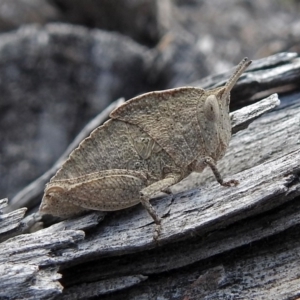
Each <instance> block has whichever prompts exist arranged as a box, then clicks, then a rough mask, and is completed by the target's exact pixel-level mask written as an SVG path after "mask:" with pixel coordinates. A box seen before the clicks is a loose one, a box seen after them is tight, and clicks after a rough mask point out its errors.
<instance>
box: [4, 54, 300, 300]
mask: <svg viewBox="0 0 300 300" xmlns="http://www.w3.org/2000/svg"><path fill="white" fill-rule="evenodd" d="M266 61H267V60H266ZM266 63H267V62H266ZM294 63H295V64H296V63H297V60H296V59H295V58H294V59H293V60H292V61H290V64H291V65H290V66H289V67H290V68H291V69H292V68H293V66H292V65H293V64H294ZM283 64H285V62H283ZM286 64H287V65H288V63H286ZM276 68H277V67H276V66H275V67H274V69H275V71H276ZM270 70H271V69H270ZM270 72H271V71H270ZM276 74H278V72H277V73H276ZM247 76H249V77H251V72H250V73H249V75H247ZM253 76H254V75H253ZM270 76H271V75H270ZM274 76H275V75H274ZM280 76H281V75H280ZM271 77H272V76H271ZM275 77H276V76H275ZM276 80H279V79H276ZM282 80H285V79H282ZM280 98H281V105H280V106H279V108H277V109H276V110H274V111H273V112H269V113H267V114H264V115H262V116H260V117H259V118H257V117H258V116H259V115H261V113H262V112H265V111H268V110H270V109H272V108H274V107H275V106H276V105H277V104H278V98H277V96H276V95H272V96H270V97H269V98H267V99H265V100H263V101H261V102H258V103H256V104H253V106H252V107H245V108H243V109H241V110H237V111H235V112H234V113H232V124H233V132H236V134H235V135H234V136H233V138H232V141H231V144H230V149H229V150H228V153H227V154H226V156H225V157H224V159H222V161H220V163H219V168H220V170H221V172H222V174H226V177H227V178H231V177H233V178H235V179H238V180H239V181H240V185H239V186H237V187H236V188H224V187H220V186H219V185H218V184H217V183H215V182H214V181H212V180H211V179H212V178H213V175H212V174H211V172H209V170H206V171H205V172H204V173H203V174H202V175H201V176H195V175H193V176H190V177H189V178H188V179H186V180H185V181H184V182H182V183H180V184H178V185H177V186H174V187H173V195H168V196H162V197H161V198H159V199H156V200H155V199H154V200H153V201H152V203H153V205H154V206H155V208H156V210H157V211H158V212H159V214H160V215H161V216H162V217H163V232H162V235H161V240H160V244H159V245H156V244H155V243H154V242H153V240H152V224H151V223H152V219H151V218H150V217H149V216H148V215H147V213H146V212H145V210H143V208H142V207H140V206H137V207H133V208H131V209H128V210H124V211H119V212H115V213H109V214H107V215H106V216H105V217H104V214H102V213H101V212H92V213H89V214H87V215H84V216H81V217H78V218H76V219H70V220H65V221H63V222H59V223H57V224H54V225H52V226H50V227H48V228H45V229H42V230H39V231H37V232H34V233H30V234H20V235H17V236H14V237H12V238H9V237H10V236H13V235H16V234H19V233H20V232H21V231H22V229H18V228H22V224H25V225H23V226H24V228H25V229H24V230H26V231H28V228H29V227H30V226H29V225H30V224H31V223H34V220H35V217H34V216H32V217H30V216H29V217H27V220H24V221H23V222H22V216H21V217H17V218H16V221H15V222H14V223H15V224H10V223H12V221H11V220H12V218H13V217H12V215H11V214H12V213H16V212H18V211H20V209H19V210H17V211H14V212H11V213H9V214H2V215H0V232H1V233H2V232H5V231H6V229H5V228H6V227H7V228H9V232H10V234H11V235H8V234H7V235H6V236H5V235H4V236H3V242H2V243H1V244H0V253H1V254H0V298H1V297H7V298H8V299H19V298H21V297H23V298H24V297H25V298H27V299H37V298H38V299H54V298H55V299H90V298H92V297H95V296H97V295H101V299H184V300H191V299H204V298H205V299H262V298H264V299H296V298H297V297H299V296H300V290H299V286H300V279H299V268H300V262H299V250H300V242H299V241H300V239H299V237H300V230H299V229H300V226H299V223H300V204H299V201H298V199H299V194H300V181H299V174H300V148H299V144H300V117H299V116H300V94H295V95H292V96H285V97H280ZM253 120H254V121H253ZM250 121H253V122H252V123H251V124H249V123H250ZM247 126H248V128H246V129H245V130H241V129H244V128H245V127H247ZM237 131H238V132H237ZM4 205H5V202H3V204H2V206H4ZM18 213H19V214H21V213H20V212H18ZM23 213H24V211H23ZM37 221H38V220H37ZM24 230H23V231H24ZM0 237H2V235H0ZM8 238H9V239H8ZM63 287H64V288H63ZM24 295H25V296H24Z"/></svg>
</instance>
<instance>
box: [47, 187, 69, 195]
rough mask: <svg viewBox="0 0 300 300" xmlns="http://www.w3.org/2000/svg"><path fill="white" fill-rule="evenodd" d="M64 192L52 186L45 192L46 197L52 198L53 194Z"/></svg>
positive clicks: (60, 188)
mask: <svg viewBox="0 0 300 300" xmlns="http://www.w3.org/2000/svg"><path fill="white" fill-rule="evenodd" d="M64 191H65V190H64V189H63V188H62V187H59V186H52V187H50V188H48V189H47V190H46V195H49V196H52V194H53V193H63V192H64Z"/></svg>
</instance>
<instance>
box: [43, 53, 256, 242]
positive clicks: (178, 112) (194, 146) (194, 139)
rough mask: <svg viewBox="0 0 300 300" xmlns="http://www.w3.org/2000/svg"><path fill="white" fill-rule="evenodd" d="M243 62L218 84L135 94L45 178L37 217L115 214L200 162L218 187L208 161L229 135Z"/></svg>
mask: <svg viewBox="0 0 300 300" xmlns="http://www.w3.org/2000/svg"><path fill="white" fill-rule="evenodd" d="M250 63H251V61H249V60H248V59H247V58H245V59H243V60H242V61H241V62H240V64H239V65H238V66H237V68H236V71H235V72H234V74H233V75H232V76H231V77H230V78H229V80H228V82H227V83H226V84H225V86H223V87H219V88H214V89H211V90H203V89H201V88H194V87H182V88H175V89H170V90H165V91H158V92H151V93H147V94H143V95H141V96H138V97H135V98H133V99H131V100H129V101H127V102H126V103H124V104H123V105H121V106H120V107H118V108H117V109H115V110H114V111H113V112H112V113H111V114H110V117H111V119H110V120H109V121H107V122H106V123H104V125H102V126H100V127H98V128H97V129H95V130H94V131H93V132H92V133H91V135H90V136H89V137H88V138H86V139H85V140H84V141H82V142H81V144H80V145H79V147H78V148H77V149H75V150H74V151H73V152H72V153H71V154H70V156H69V158H68V160H67V161H66V162H65V163H64V164H63V165H62V167H61V168H60V169H59V170H58V172H57V173H56V175H55V176H54V177H53V178H52V179H51V180H50V182H49V183H48V184H47V186H46V189H45V194H44V197H43V200H42V204H41V207H40V213H41V214H52V215H55V216H60V217H70V216H73V215H76V214H78V213H80V212H82V211H84V210H87V209H92V210H101V211H115V210H120V209H124V208H127V207H130V206H134V205H136V204H138V203H140V202H141V203H142V204H143V206H144V207H145V208H146V210H147V211H148V213H149V214H150V215H151V217H152V218H153V220H154V222H155V224H156V230H155V234H154V238H155V239H157V238H158V235H159V232H160V228H161V218H160V217H159V216H158V215H157V213H156V212H155V210H154V209H153V207H152V206H151V204H150V202H149V199H150V198H151V197H153V196H154V195H155V194H157V193H158V192H160V191H163V192H166V191H168V188H169V187H170V186H172V185H174V184H175V183H177V182H179V181H181V180H182V179H183V178H185V177H187V176H188V175H189V174H190V173H191V172H193V171H194V172H201V171H202V170H203V169H204V168H205V167H206V166H207V165H208V166H209V167H210V168H211V169H212V171H213V173H214V175H215V177H216V179H217V181H218V182H219V183H220V184H221V185H223V186H235V185H237V184H238V182H237V181H236V180H234V179H232V180H229V181H223V179H222V177H221V175H220V173H219V171H218V169H217V167H216V162H217V161H218V160H219V159H220V158H222V157H223V156H224V154H225V151H226V148H227V146H228V144H229V141H230V138H231V124H230V117H229V102H230V91H231V89H232V88H233V86H234V85H235V83H236V82H237V80H238V79H239V77H240V76H241V74H242V73H243V72H244V71H245V69H246V68H247V67H248V66H249V65H250Z"/></svg>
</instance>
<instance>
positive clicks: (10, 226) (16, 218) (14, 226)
mask: <svg viewBox="0 0 300 300" xmlns="http://www.w3.org/2000/svg"><path fill="white" fill-rule="evenodd" d="M7 202H8V199H1V200H0V242H3V241H4V240H6V239H8V238H10V237H13V236H15V235H18V234H20V233H21V232H22V221H23V218H24V215H25V213H26V210H27V208H25V207H23V208H20V209H17V210H14V211H12V212H10V213H7V214H3V212H2V211H3V210H4V209H5V208H6V207H7Z"/></svg>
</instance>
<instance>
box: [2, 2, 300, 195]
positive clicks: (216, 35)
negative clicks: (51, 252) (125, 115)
mask: <svg viewBox="0 0 300 300" xmlns="http://www.w3.org/2000/svg"><path fill="white" fill-rule="evenodd" d="M299 12H300V1H298V0H264V1H259V0H251V1H250V0H243V1H238V0H227V1H222V0H214V1H209V0H173V1H172V0H122V1H120V0H85V1H82V0H48V1H47V0H0V198H5V197H8V198H12V197H13V196H14V195H15V194H16V193H17V192H18V191H19V190H20V189H22V188H23V187H24V186H26V185H27V184H29V183H30V182H31V181H32V180H34V179H35V178H37V177H38V176H40V175H42V174H43V173H44V172H45V171H47V170H48V169H49V168H50V167H51V166H52V165H53V163H54V162H55V161H56V159H57V158H58V157H59V156H60V155H61V154H62V153H63V152H64V150H65V149H66V148H67V146H68V145H69V143H70V142H71V141H72V139H73V138H74V137H75V135H76V134H77V133H78V132H79V131H80V129H81V128H82V127H83V126H84V125H85V124H86V123H87V122H88V121H89V120H90V119H91V118H92V117H94V116H95V115H97V114H98V113H99V112H101V111H102V110H103V109H104V108H105V107H106V106H107V105H108V104H109V103H110V102H112V101H114V100H116V99H118V98H119V97H124V98H125V99H130V98H132V97H134V96H136V95H138V94H141V93H144V92H147V91H152V90H159V89H167V88H173V87H178V86H183V85H189V84H191V83H192V82H194V81H196V80H199V79H201V78H203V77H205V76H207V75H211V74H216V73H221V72H224V71H226V70H228V69H229V68H231V67H233V66H234V65H236V64H237V63H238V62H239V61H240V60H241V59H242V58H243V57H244V56H248V57H249V58H251V59H258V58H262V57H266V56H269V55H271V54H274V53H278V52H282V51H293V52H299V49H300V18H299Z"/></svg>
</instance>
